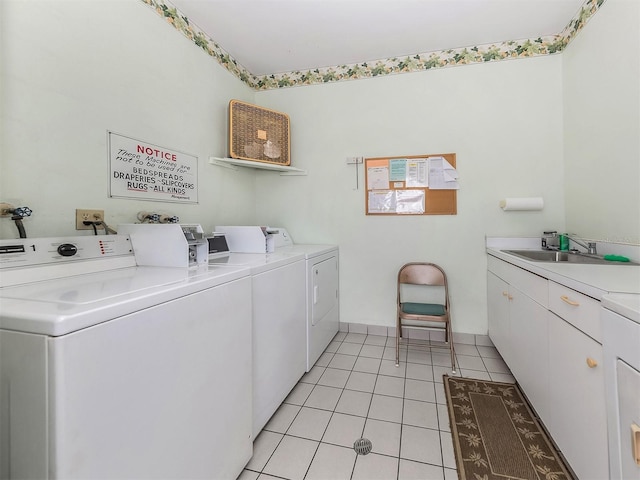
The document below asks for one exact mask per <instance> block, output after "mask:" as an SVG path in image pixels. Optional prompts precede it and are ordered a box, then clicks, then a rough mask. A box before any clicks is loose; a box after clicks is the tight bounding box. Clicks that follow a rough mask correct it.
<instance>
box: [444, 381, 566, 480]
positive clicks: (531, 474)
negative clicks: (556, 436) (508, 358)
mask: <svg viewBox="0 0 640 480" xmlns="http://www.w3.org/2000/svg"><path fill="white" fill-rule="evenodd" d="M444 388H445V392H446V395H447V407H448V410H449V421H450V423H451V436H452V438H453V447H454V451H455V457H456V465H457V468H458V477H459V478H460V480H467V479H469V480H491V479H501V480H505V479H507V478H508V479H526V480H565V479H574V478H575V477H574V476H573V475H572V474H571V473H570V470H569V469H568V468H567V467H566V466H565V464H564V462H563V460H562V458H561V457H560V455H559V454H558V452H557V450H556V449H555V447H554V446H553V444H552V443H551V441H550V440H549V437H548V436H547V434H546V432H545V431H544V430H543V429H542V428H541V426H540V423H539V422H538V420H537V419H536V418H535V417H534V415H533V413H532V411H531V409H530V408H529V405H528V404H527V402H526V400H525V399H524V397H523V395H522V392H521V391H520V389H519V388H518V386H517V385H514V384H512V383H499V382H489V381H484V380H473V379H467V378H456V377H449V376H447V375H444Z"/></svg>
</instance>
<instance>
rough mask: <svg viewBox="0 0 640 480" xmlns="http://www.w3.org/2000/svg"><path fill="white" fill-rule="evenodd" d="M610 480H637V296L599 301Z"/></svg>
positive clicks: (639, 345) (614, 296)
mask: <svg viewBox="0 0 640 480" xmlns="http://www.w3.org/2000/svg"><path fill="white" fill-rule="evenodd" d="M602 307H603V308H602V310H601V320H602V333H603V357H604V379H605V387H606V388H605V392H606V405H607V427H608V428H607V432H608V441H609V478H616V479H617V478H621V479H625V480H640V295H638V294H624V293H619V294H609V295H605V296H604V297H603V298H602Z"/></svg>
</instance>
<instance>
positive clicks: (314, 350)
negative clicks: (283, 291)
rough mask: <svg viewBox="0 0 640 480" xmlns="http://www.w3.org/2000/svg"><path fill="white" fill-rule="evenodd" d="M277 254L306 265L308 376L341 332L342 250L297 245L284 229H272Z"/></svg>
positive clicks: (325, 246)
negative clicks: (300, 258) (301, 259)
mask: <svg viewBox="0 0 640 480" xmlns="http://www.w3.org/2000/svg"><path fill="white" fill-rule="evenodd" d="M271 230H273V231H274V232H276V233H274V234H273V235H274V236H275V251H276V252H277V253H289V254H296V253H300V254H303V255H304V258H305V265H306V276H305V278H306V322H305V323H306V347H307V359H306V360H307V366H306V369H307V372H308V371H309V370H311V368H312V367H313V365H314V364H315V363H316V361H317V360H318V358H320V355H322V352H324V350H325V349H326V348H327V346H328V345H329V343H331V340H333V338H334V337H335V336H336V334H337V333H338V330H339V328H340V288H339V287H340V286H339V257H340V253H339V248H338V246H337V245H311V244H309V245H305V244H295V243H294V242H293V239H292V238H291V236H290V235H289V232H287V230H286V229H285V228H282V227H273V228H271Z"/></svg>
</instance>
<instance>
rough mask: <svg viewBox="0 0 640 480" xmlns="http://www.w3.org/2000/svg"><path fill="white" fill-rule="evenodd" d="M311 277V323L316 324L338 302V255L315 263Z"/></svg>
mask: <svg viewBox="0 0 640 480" xmlns="http://www.w3.org/2000/svg"><path fill="white" fill-rule="evenodd" d="M311 277H312V278H311V302H312V305H311V311H312V316H311V325H316V324H317V323H318V322H319V321H320V320H322V319H323V318H324V317H325V316H326V315H327V313H329V311H330V310H331V309H332V308H333V307H334V306H335V305H336V304H337V303H338V259H337V257H330V258H328V259H326V260H323V261H322V262H319V263H316V264H314V265H313V266H312V267H311Z"/></svg>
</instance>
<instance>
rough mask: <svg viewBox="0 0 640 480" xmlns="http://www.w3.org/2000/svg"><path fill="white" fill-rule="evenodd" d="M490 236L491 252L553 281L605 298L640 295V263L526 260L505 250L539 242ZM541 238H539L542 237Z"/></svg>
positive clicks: (489, 251) (600, 298) (488, 243)
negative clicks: (570, 262)
mask: <svg viewBox="0 0 640 480" xmlns="http://www.w3.org/2000/svg"><path fill="white" fill-rule="evenodd" d="M495 240H497V241H494V239H487V253H488V254H489V255H492V256H494V257H497V258H499V259H501V260H504V261H506V262H509V263H511V264H513V265H516V266H518V267H520V268H524V269H525V270H528V271H530V272H532V273H535V274H536V275H540V276H541V277H544V278H547V279H549V280H552V281H554V282H556V283H559V284H561V285H565V286H566V287H569V288H572V289H574V290H576V291H578V292H580V293H583V294H585V295H588V296H590V297H593V298H595V299H597V300H602V299H603V297H604V296H605V295H607V294H611V293H624V294H640V266H639V265H615V264H613V265H593V264H575V263H572V264H568V263H552V262H536V261H531V260H525V259H523V258H520V257H516V256H515V255H511V254H508V253H505V252H504V251H503V250H512V249H527V248H529V249H531V250H540V248H539V246H538V244H537V243H529V242H526V241H525V240H523V239H514V242H511V241H510V240H511V239H495ZM538 241H539V239H538Z"/></svg>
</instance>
